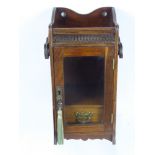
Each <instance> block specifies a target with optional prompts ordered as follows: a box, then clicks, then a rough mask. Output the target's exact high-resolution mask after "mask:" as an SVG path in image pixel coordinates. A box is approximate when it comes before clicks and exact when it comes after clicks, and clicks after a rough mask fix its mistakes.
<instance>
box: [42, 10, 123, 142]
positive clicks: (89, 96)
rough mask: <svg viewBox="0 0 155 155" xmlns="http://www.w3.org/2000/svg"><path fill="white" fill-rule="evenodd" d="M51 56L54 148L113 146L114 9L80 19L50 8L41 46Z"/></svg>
mask: <svg viewBox="0 0 155 155" xmlns="http://www.w3.org/2000/svg"><path fill="white" fill-rule="evenodd" d="M44 54H45V58H46V59H48V58H49V56H50V63H51V76H52V92H53V116H54V117H53V118H54V144H57V143H58V144H63V139H64V138H65V139H83V140H87V139H89V138H90V139H103V138H104V139H108V140H110V141H111V142H112V143H113V144H115V125H116V87H117V64H118V55H119V57H120V58H122V57H123V54H122V44H121V43H120V39H119V26H118V24H117V22H116V15H115V10H114V8H112V7H104V8H99V9H97V10H95V11H93V12H91V13H89V14H78V13H76V12H74V11H72V10H69V9H66V8H54V9H53V14H52V21H51V23H50V25H49V33H48V37H47V40H46V43H45V45H44Z"/></svg>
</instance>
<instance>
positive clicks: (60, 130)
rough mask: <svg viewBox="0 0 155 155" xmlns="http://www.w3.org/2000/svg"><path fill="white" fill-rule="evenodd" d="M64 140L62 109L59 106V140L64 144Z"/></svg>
mask: <svg viewBox="0 0 155 155" xmlns="http://www.w3.org/2000/svg"><path fill="white" fill-rule="evenodd" d="M63 141H64V131H63V119H62V110H61V109H60V108H59V109H58V111H57V142H58V144H60V145H61V144H63Z"/></svg>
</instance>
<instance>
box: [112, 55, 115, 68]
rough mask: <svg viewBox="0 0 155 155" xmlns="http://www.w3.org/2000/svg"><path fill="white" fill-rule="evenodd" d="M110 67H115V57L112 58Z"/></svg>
mask: <svg viewBox="0 0 155 155" xmlns="http://www.w3.org/2000/svg"><path fill="white" fill-rule="evenodd" d="M112 69H113V70H114V69H115V59H114V58H113V59H112Z"/></svg>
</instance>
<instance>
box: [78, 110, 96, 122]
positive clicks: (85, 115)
mask: <svg viewBox="0 0 155 155" xmlns="http://www.w3.org/2000/svg"><path fill="white" fill-rule="evenodd" d="M92 116H93V113H92V112H76V113H75V119H76V121H77V122H78V123H83V124H84V123H89V122H91V119H92Z"/></svg>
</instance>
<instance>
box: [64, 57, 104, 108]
mask: <svg viewBox="0 0 155 155" xmlns="http://www.w3.org/2000/svg"><path fill="white" fill-rule="evenodd" d="M63 66H64V93H65V95H64V98H65V105H79V104H85V105H98V104H100V105H103V98H104V96H103V95H104V92H103V91H104V82H103V81H104V58H103V57H99V56H86V57H65V58H64V64H63Z"/></svg>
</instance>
